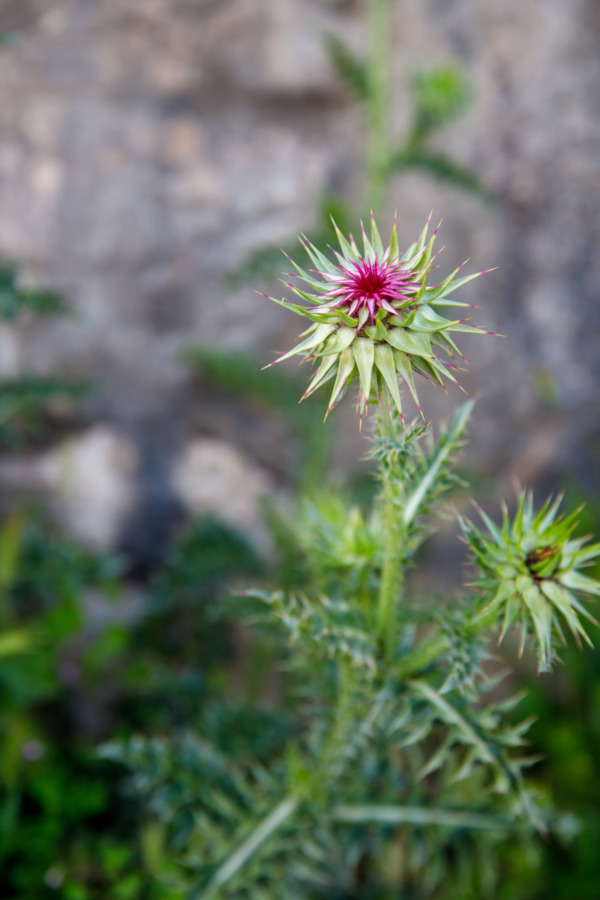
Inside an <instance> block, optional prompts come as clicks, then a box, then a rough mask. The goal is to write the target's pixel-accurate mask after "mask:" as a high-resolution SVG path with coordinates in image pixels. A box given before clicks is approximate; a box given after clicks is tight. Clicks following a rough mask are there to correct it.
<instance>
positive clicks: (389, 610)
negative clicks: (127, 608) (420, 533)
mask: <svg viewBox="0 0 600 900" xmlns="http://www.w3.org/2000/svg"><path fill="white" fill-rule="evenodd" d="M377 427H378V429H379V430H380V432H381V433H384V432H385V431H389V428H390V419H389V416H388V414H387V410H383V409H382V408H381V407H380V408H379V417H378V423H377ZM382 499H383V528H384V535H385V537H384V545H383V567H382V571H381V582H380V585H379V602H378V608H377V636H378V639H379V642H380V644H381V646H382V647H383V651H384V655H385V657H386V658H387V659H388V660H389V659H390V658H391V656H392V654H393V650H394V646H395V643H396V617H397V609H398V603H399V601H400V595H401V592H402V582H403V572H402V545H403V537H404V526H403V522H402V517H401V515H400V511H399V510H398V508H397V506H396V504H395V502H394V491H393V486H392V483H391V480H390V479H389V478H388V477H386V473H385V470H384V473H383V491H382Z"/></svg>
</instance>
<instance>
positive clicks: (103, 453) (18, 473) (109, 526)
mask: <svg viewBox="0 0 600 900" xmlns="http://www.w3.org/2000/svg"><path fill="white" fill-rule="evenodd" d="M137 468H138V454H137V450H136V448H135V446H134V445H133V443H132V442H131V441H130V440H128V439H127V438H126V437H125V436H124V435H123V434H121V433H120V432H119V431H117V430H116V429H115V428H111V427H110V426H108V425H102V424H98V425H95V426H93V427H92V428H89V429H88V430H87V431H85V432H83V433H82V434H80V435H77V436H74V437H72V438H69V439H68V440H66V441H63V442H61V443H60V444H58V445H57V446H56V447H52V448H51V449H49V450H48V451H47V452H43V453H38V454H36V455H34V456H25V457H22V458H20V459H14V458H13V459H4V460H1V461H0V485H2V489H3V493H5V492H6V491H10V492H15V491H17V492H22V491H31V490H34V491H39V492H40V493H42V494H45V495H47V496H48V497H49V498H50V500H51V506H52V511H53V512H54V514H55V516H56V518H57V519H58V520H59V521H60V522H61V524H62V526H63V528H64V529H65V531H66V533H67V534H69V535H70V536H71V537H73V538H74V539H75V540H77V541H80V542H81V543H82V544H84V545H85V546H87V547H89V548H90V549H93V550H98V551H106V550H110V549H112V548H113V547H115V546H116V545H117V544H118V542H119V540H120V538H121V528H122V525H123V522H124V521H125V520H126V518H127V516H128V515H130V514H131V512H132V510H133V509H134V507H135V504H136V499H137V498H136V474H137Z"/></svg>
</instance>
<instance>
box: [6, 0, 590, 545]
mask: <svg viewBox="0 0 600 900" xmlns="http://www.w3.org/2000/svg"><path fill="white" fill-rule="evenodd" d="M395 13H396V15H395V27H394V34H393V47H394V66H395V84H396V88H395V92H394V118H395V122H394V127H395V129H396V130H397V132H398V133H399V134H400V133H401V132H402V130H403V129H404V128H406V126H407V117H408V115H409V106H408V97H407V91H406V75H407V74H408V73H410V72H411V71H412V70H414V68H415V67H418V66H422V65H428V64H432V63H435V62H444V61H447V60H449V59H454V60H457V61H458V62H459V63H461V64H462V65H463V66H464V68H465V69H466V71H467V73H468V74H469V77H470V78H471V80H472V83H473V86H474V97H475V99H474V103H473V105H472V107H471V108H470V110H469V111H468V113H467V114H466V116H465V117H464V118H463V119H462V120H461V121H460V122H459V123H455V124H451V125H449V126H447V127H446V129H445V131H444V132H443V133H441V134H440V135H439V137H438V138H437V140H438V143H439V145H440V146H443V147H444V148H445V149H446V150H448V151H449V152H451V153H452V154H453V155H454V156H455V157H456V158H457V159H458V160H460V161H461V162H462V163H464V164H467V165H470V166H471V167H472V168H473V169H474V170H475V171H476V172H477V173H478V174H479V176H480V177H481V178H482V179H483V180H485V181H486V182H487V183H488V184H489V185H490V187H491V188H492V189H493V190H494V191H495V192H496V194H497V196H498V198H499V205H498V208H497V209H495V210H490V209H487V208H484V207H483V206H482V204H481V203H480V202H479V201H478V200H477V199H474V198H472V197H468V196H465V195H464V194H463V193H461V192H460V191H458V190H456V189H453V188H448V187H440V186H439V185H437V184H435V183H434V182H432V181H431V180H430V179H427V178H424V177H420V176H419V177H417V176H410V177H409V176H402V177H399V178H398V179H397V181H396V183H395V185H394V190H393V191H392V193H391V195H390V197H389V198H388V203H387V208H386V210H384V211H381V212H380V214H379V216H378V218H379V219H380V220H385V219H386V217H387V219H388V221H391V216H392V215H393V211H394V209H396V208H397V209H398V213H399V223H400V230H401V237H402V239H403V240H404V241H406V242H408V241H410V240H412V239H413V237H414V236H415V233H416V232H417V230H418V229H420V227H421V226H422V223H423V221H424V220H425V218H426V217H427V215H428V214H429V211H430V210H431V209H433V210H434V215H435V217H436V218H443V219H444V225H443V231H442V242H443V243H445V244H446V250H445V253H444V256H443V257H442V263H443V266H444V267H445V268H446V269H447V270H449V268H450V267H451V266H452V267H453V266H454V265H455V264H457V263H458V262H459V261H461V260H462V259H464V258H465V257H467V256H468V257H471V258H472V259H473V265H474V266H476V267H478V268H486V267H488V266H496V265H497V266H499V267H500V268H499V270H498V271H497V272H494V273H492V274H490V275H489V276H487V277H486V278H485V279H482V280H481V281H478V282H476V285H475V286H474V287H473V290H472V292H471V294H470V297H471V299H472V300H473V302H478V303H481V305H482V306H483V307H484V309H483V310H482V311H481V313H480V314H479V317H480V319H481V322H482V323H486V324H487V325H489V326H490V327H491V329H492V330H495V331H499V332H501V333H503V334H505V335H506V338H505V339H501V340H500V339H493V338H489V339H476V338H471V339H469V340H468V341H465V342H464V347H465V350H466V352H467V355H468V357H469V362H470V367H471V373H470V375H469V376H468V377H467V378H466V379H465V385H466V386H467V387H468V389H469V391H470V392H472V393H480V394H481V395H482V400H481V402H480V404H479V408H478V410H477V414H476V418H475V422H474V428H473V442H472V445H471V451H470V452H471V454H472V456H473V458H474V459H475V460H476V461H477V464H478V466H479V467H480V468H481V469H482V470H483V471H487V472H493V471H496V470H500V471H502V472H504V473H506V474H507V475H514V474H516V475H517V476H519V477H521V478H524V479H528V480H536V479H537V480H540V479H542V480H543V479H544V477H546V475H547V473H551V472H553V471H555V470H556V469H558V468H560V467H561V466H571V467H573V466H575V467H578V468H581V469H582V471H583V470H584V471H583V475H584V478H585V479H587V481H586V484H587V485H588V486H589V487H590V488H591V487H593V483H594V482H593V472H592V468H591V453H592V450H591V449H590V448H592V447H593V444H594V440H595V438H596V437H597V434H598V431H599V430H600V429H599V427H598V420H599V412H600V398H599V391H598V385H599V380H600V353H599V338H600V302H599V300H600V298H599V296H598V294H599V291H600V288H599V286H600V256H599V255H598V254H597V253H595V252H594V251H595V248H596V247H597V246H598V244H599V239H600V204H599V203H598V200H599V194H600V190H599V188H600V152H599V151H600V64H599V61H598V60H599V49H600V4H598V2H597V0H568V2H565V0H397V2H396V4H395ZM6 29H11V30H12V38H11V40H10V41H9V42H8V43H7V44H6V45H5V46H3V47H2V49H1V51H0V255H3V256H7V257H10V258H13V259H15V260H17V261H19V262H20V263H21V264H22V266H23V271H24V273H25V274H26V277H27V278H28V279H30V280H32V281H34V282H36V283H38V284H43V285H47V286H53V287H56V288H59V289H60V290H62V291H63V292H64V293H65V295H66V296H67V297H68V298H69V299H70V300H71V302H72V303H73V304H74V306H75V308H76V310H77V318H76V319H75V320H73V321H66V322H56V323H54V322H53V323H44V324H43V325H34V324H31V325H29V326H27V327H26V328H25V329H24V330H21V331H19V333H18V334H4V335H3V336H2V340H1V341H0V349H1V351H2V352H1V353H0V357H2V358H0V371H2V372H4V373H7V372H11V371H14V370H15V368H17V367H18V366H20V365H26V366H28V367H29V368H34V369H36V370H37V371H40V372H50V371H56V370H60V371H62V372H65V373H69V374H84V375H85V376H92V377H93V378H95V379H97V381H98V385H99V387H98V389H97V391H96V392H95V393H94V394H93V395H92V397H91V398H90V399H89V400H88V401H87V402H86V404H85V405H84V407H83V412H82V417H81V419H80V421H79V422H78V425H79V427H80V428H81V429H83V431H84V435H83V438H82V440H83V441H84V443H83V444H82V446H84V448H85V447H88V448H89V447H91V446H92V444H90V441H92V438H93V435H94V434H100V436H101V441H100V445H98V446H99V447H100V449H98V448H97V447H96V445H94V448H95V449H93V450H90V459H92V460H95V463H94V462H92V463H91V471H92V473H93V472H94V465H95V466H101V465H106V466H109V467H110V466H111V465H115V463H114V461H115V460H117V461H119V460H120V461H121V463H123V460H125V461H126V464H125V463H123V465H121V468H118V466H117V469H118V471H117V473H116V474H115V478H117V481H118V479H119V478H123V479H125V481H126V482H127V483H128V484H129V488H127V490H125V488H124V489H123V491H121V490H118V489H117V490H116V495H118V497H119V498H120V505H119V506H118V514H117V513H115V514H114V515H113V519H114V522H113V527H112V529H111V528H110V527H109V528H107V529H105V531H104V532H103V535H104V536H103V537H102V539H101V540H99V539H98V538H97V537H96V538H93V539H90V540H91V542H92V543H94V541H95V543H96V544H98V545H102V546H104V545H106V546H110V545H111V544H114V543H115V541H117V542H118V541H121V543H123V542H124V543H125V545H126V546H128V547H129V549H131V550H132V552H133V553H135V554H138V555H141V556H143V555H144V554H150V555H151V554H152V553H153V552H154V550H155V548H156V546H158V545H160V543H161V542H162V540H164V537H165V534H166V531H167V530H168V528H169V527H170V523H171V522H172V521H173V520H174V518H176V516H177V511H178V510H180V509H181V508H182V506H184V507H187V508H188V509H190V508H191V509H194V508H196V507H197V508H209V507H210V503H213V505H217V506H221V507H222V506H223V504H225V505H227V496H226V495H227V485H228V484H229V483H230V484H231V485H232V489H231V490H232V491H235V492H236V497H238V495H239V492H240V491H241V490H243V485H244V484H245V483H246V482H247V483H248V484H249V485H251V487H250V490H251V492H252V491H254V492H255V494H256V495H257V496H258V494H259V493H260V490H259V489H258V487H257V485H263V489H264V490H275V489H276V487H277V485H279V484H283V483H285V468H286V466H287V465H292V464H293V461H294V457H293V452H292V451H290V450H287V449H286V447H287V444H286V433H285V428H284V427H283V426H282V425H281V423H280V422H278V421H277V420H276V419H275V418H274V417H273V416H269V415H266V414H263V413H262V412H261V411H260V410H257V409H253V408H251V407H250V408H249V407H248V406H247V404H244V403H242V402H241V401H240V402H237V401H236V402H234V401H231V402H223V397H221V396H220V395H219V394H218V392H215V391H214V390H213V389H212V387H211V386H209V385H208V384H205V385H203V384H202V382H201V381H198V380H197V379H194V378H193V377H192V375H191V373H190V370H189V368H188V367H187V366H186V365H185V364H184V363H183V362H182V358H181V354H182V350H183V349H184V348H185V347H186V346H189V345H190V344H193V343H204V344H208V345H211V346H214V345H222V346H224V347H227V348H230V349H239V350H244V351H252V352H255V353H256V354H257V356H258V357H259V358H260V359H263V360H264V361H265V362H268V361H270V359H271V358H272V351H273V350H274V349H283V348H285V347H287V346H288V345H289V344H290V341H292V340H293V338H294V337H295V336H296V332H297V330H298V327H297V322H295V321H290V319H291V318H293V317H289V316H287V315H286V314H285V313H284V312H282V311H281V310H279V309H278V308H276V307H274V305H273V304H268V303H267V301H266V300H264V299H263V298H261V297H259V296H257V295H256V294H255V293H253V289H254V288H255V287H258V288H259V289H263V288H264V285H263V284H254V283H250V284H248V285H247V286H246V285H244V286H242V287H236V288H235V289H233V288H231V287H229V288H228V287H225V286H224V277H225V276H226V275H227V273H228V272H231V271H232V270H234V269H236V268H237V267H239V266H240V264H242V263H243V261H244V259H246V258H247V257H248V254H250V253H251V252H252V251H254V250H256V249H258V248H260V247H262V246H263V245H265V244H273V243H275V244H278V243H286V244H287V243H289V240H290V237H291V236H292V235H293V234H294V233H296V232H297V231H298V230H301V229H307V228H310V226H311V224H313V223H314V221H315V218H316V209H317V208H318V204H319V200H320V198H321V196H322V195H323V193H324V192H325V191H331V190H334V191H337V192H340V193H341V194H343V195H344V196H346V197H347V198H349V199H354V200H356V198H358V196H359V194H360V187H361V159H362V151H363V144H364V137H365V135H364V125H363V122H362V119H361V116H360V113H359V111H358V110H357V107H356V104H355V103H354V101H353V100H352V98H351V97H350V96H349V95H348V94H347V93H346V92H345V91H344V90H343V88H342V87H341V86H340V84H339V82H338V80H337V79H336V76H335V74H334V72H333V71H332V68H331V66H330V64H329V62H328V59H327V56H326V53H325V51H324V47H323V41H322V34H323V32H324V31H331V32H334V33H335V34H337V35H338V36H340V37H342V38H344V39H345V40H347V41H348V42H349V43H350V44H351V45H353V46H354V47H355V48H356V49H357V50H360V49H361V48H362V47H363V46H364V43H365V19H364V4H363V3H361V2H359V0H143V2H141V0H121V2H119V3H115V2H113V0H53V2H50V0H28V2H24V0H0V31H2V30H6ZM269 376H270V373H268V372H267V373H265V377H266V378H268V377H269ZM544 398H545V399H544ZM459 400H460V396H459V395H456V394H454V395H451V397H450V400H449V401H448V400H447V398H445V397H444V395H443V394H442V393H441V392H440V393H439V394H435V395H434V394H429V393H428V394H427V395H426V397H425V401H426V404H427V412H428V415H430V416H431V417H432V418H433V417H435V416H437V415H441V414H443V413H444V412H446V413H449V412H450V409H451V408H452V407H453V406H454V405H455V404H456V403H458V402H459ZM336 417H337V421H338V422H339V423H340V426H341V427H342V428H343V429H344V430H345V435H346V437H345V439H344V441H343V449H341V450H340V454H339V458H341V459H342V460H343V461H344V462H345V463H346V464H349V463H350V462H351V461H352V460H353V459H355V458H357V457H358V455H359V454H360V453H361V444H360V442H359V440H358V437H357V436H356V434H355V424H354V422H353V421H352V419H351V416H350V415H346V414H345V413H344V412H343V411H341V410H340V411H336V414H335V417H333V418H336ZM99 427H100V432H98V428H99ZM328 427H335V426H334V425H333V423H332V420H330V424H329V426H328ZM94 429H96V431H94ZM107 435H109V437H107ZM85 441H87V444H86V443H85ZM107 441H108V443H107ZM111 441H113V443H114V442H116V444H115V446H117V447H118V448H120V449H119V450H118V452H114V453H113V452H112V451H110V452H109V451H108V450H106V448H107V447H109V445H110V446H112V444H111V443H110V442H111ZM92 443H93V442H92ZM223 444H225V445H227V448H228V449H227V450H225V451H223V452H221V451H220V450H219V447H222V446H223ZM69 446H70V447H71V450H69V452H74V451H73V448H72V445H69ZM215 447H216V448H217V449H216V450H215ZM102 448H105V449H102ZM211 448H212V450H211ZM229 451H231V452H229ZM64 452H65V451H64V448H62V449H61V448H60V447H59V448H50V450H49V451H48V453H49V454H50V457H48V454H46V456H45V457H44V459H43V460H40V458H32V459H30V460H28V461H25V462H26V465H25V468H23V462H22V461H21V463H20V464H19V466H16V471H17V474H16V475H15V463H14V461H11V462H10V465H8V464H4V469H3V468H2V464H0V481H2V478H3V477H4V478H5V480H6V479H8V480H9V481H10V479H11V478H12V479H13V481H14V480H15V478H16V479H17V480H18V479H19V478H20V479H21V481H27V482H28V483H31V484H34V483H36V484H37V483H39V484H40V485H46V487H48V485H50V487H51V488H52V486H53V485H54V488H52V489H57V488H56V485H57V484H58V483H59V482H60V478H59V476H58V475H56V476H55V477H54V481H53V480H52V478H51V477H50V476H49V475H48V472H52V471H55V470H56V466H54V469H53V468H52V465H51V464H50V463H49V462H48V459H49V458H51V459H55V458H56V455H57V454H58V456H59V457H60V458H64ZM81 452H84V450H82V451H81ZM211 452H213V453H214V454H216V456H215V457H214V458H215V460H217V462H216V463H215V465H217V469H219V472H220V474H219V475H218V479H220V482H219V484H221V485H222V486H223V492H224V494H223V496H221V494H219V491H218V490H217V491H216V492H215V490H213V491H212V493H211V491H210V490H203V489H202V488H201V487H198V488H197V489H190V490H188V489H187V488H186V487H183V488H182V485H184V486H185V485H194V484H196V483H197V482H198V483H199V482H201V481H202V479H203V478H204V479H206V478H209V479H213V481H211V483H212V484H215V483H216V482H215V481H214V478H216V477H217V476H214V474H213V475H211V474H210V473H211V472H213V471H214V469H213V468H211V465H212V464H207V462H206V460H207V459H209V458H211V457H210V454H211ZM228 452H229V456H228V455H227V454H228ZM52 454H54V456H53V455H52ZM61 454H62V457H61ZM232 454H233V455H232ZM586 454H588V455H589V458H588V456H586ZM194 460H196V461H198V460H199V461H200V462H198V463H197V465H196V468H194ZM227 460H229V461H230V463H231V466H232V467H233V468H232V470H231V473H230V474H231V478H230V479H229V476H228V474H227V471H228V470H227ZM7 466H8V468H7ZM44 466H45V468H44ZM219 467H220V468H219ZM244 467H246V469H247V473H248V478H247V479H245V478H244V477H242V475H241V474H240V472H242V471H244ZM58 468H59V469H60V466H59V467H58ZM80 468H81V467H80ZM75 469H77V467H76V466H75V467H74V470H75ZM121 469H122V471H121ZM84 470H85V467H84ZM234 470H235V471H234ZM3 471H4V476H3V475H2V472H3ZM77 471H79V469H77ZM85 471H88V472H89V471H90V470H89V468H88V469H87V470H85ZM7 472H8V474H7ZM19 472H20V473H21V474H20V475H19V474H18V473H19ZM11 473H12V474H11ZM182 473H184V474H182ZM207 473H208V474H207ZM86 477H88V478H89V477H90V476H89V475H87V476H86ZM91 477H94V476H93V474H92V476H91ZM218 479H217V480H218ZM63 480H64V479H63ZM99 480H101V479H100V478H99ZM109 480H110V479H109ZM113 481H114V479H113ZM111 483H112V482H111ZM118 483H120V482H118ZM74 490H75V489H74ZM75 493H77V492H76V491H75ZM114 493H115V490H113V494H114ZM124 495H126V496H127V497H128V498H129V500H128V503H127V504H124V503H123V496H124ZM207 496H209V497H212V500H210V499H209V500H207V499H206V497H207ZM194 497H203V498H204V499H203V500H202V501H198V503H197V504H196V507H195V506H194V503H195V501H194ZM252 497H254V494H253V495H252ZM252 497H250V498H249V499H248V503H249V504H250V506H251V503H252V502H254V501H253V500H252ZM202 504H204V506H203V505H202ZM63 505H64V504H63ZM242 506H244V504H243V502H242ZM233 508H234V509H235V508H236V504H235V502H234V503H233ZM244 509H245V510H246V511H245V512H244V516H245V519H244V524H245V526H247V527H249V528H250V530H252V524H251V523H252V516H251V515H250V513H249V512H248V509H250V507H248V509H246V507H244ZM87 516H88V519H89V510H88V513H87ZM231 516H232V517H233V519H235V512H232V513H231ZM248 516H250V518H248ZM92 518H93V517H92ZM108 519H109V520H110V521H113V520H111V519H110V516H109V517H108ZM249 523H250V524H249ZM74 528H75V531H77V527H76V526H74ZM92 531H93V529H92Z"/></svg>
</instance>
